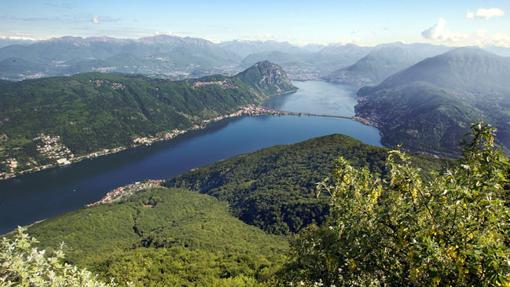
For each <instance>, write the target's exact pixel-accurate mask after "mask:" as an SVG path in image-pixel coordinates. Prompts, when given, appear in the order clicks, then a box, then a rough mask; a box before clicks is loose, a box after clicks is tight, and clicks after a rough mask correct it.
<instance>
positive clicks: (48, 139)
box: [0, 105, 289, 180]
mask: <svg viewBox="0 0 510 287" xmlns="http://www.w3.org/2000/svg"><path fill="white" fill-rule="evenodd" d="M287 114H289V113H287V112H282V111H277V110H273V109H269V108H265V107H262V106H256V105H248V106H245V107H242V108H241V109H240V110H238V111H236V112H233V113H231V114H227V115H221V116H217V117H215V118H212V119H208V120H203V121H202V123H201V124H195V125H193V126H192V127H190V128H189V129H184V130H180V129H174V130H171V131H166V132H161V133H158V134H157V135H155V136H152V137H138V138H134V139H133V143H132V145H130V146H121V147H116V148H111V149H103V150H100V151H96V152H93V153H90V154H86V155H82V156H76V155H74V154H73V153H72V152H71V150H69V148H67V147H66V146H65V145H64V144H63V143H62V140H61V138H60V136H58V135H57V136H51V135H46V134H40V135H39V136H38V137H36V138H34V139H33V140H34V142H35V143H36V146H37V151H38V152H39V153H40V154H41V155H42V156H43V157H45V158H47V159H48V162H49V163H47V164H44V165H37V164H36V163H35V162H33V163H29V164H28V166H33V167H31V168H28V169H25V170H22V171H16V169H17V168H18V167H19V166H20V163H19V162H18V160H17V159H15V158H7V159H5V160H4V162H2V163H3V165H5V166H6V167H7V169H8V170H7V171H5V172H2V171H0V180H4V179H9V178H13V177H16V176H20V175H23V174H28V173H33V172H37V171H40V170H44V169H49V168H53V167H57V166H66V165H69V164H71V163H75V162H78V161H81V160H84V159H91V158H95V157H99V156H103V155H108V154H113V153H117V152H120V151H123V150H126V149H128V148H130V147H137V146H141V145H151V144H153V143H154V142H158V141H164V140H171V139H173V138H175V137H177V136H179V135H182V134H184V133H186V132H189V131H193V130H199V129H203V128H205V127H206V126H207V125H208V124H210V123H213V122H217V121H221V120H224V119H228V118H235V117H241V116H259V115H287Z"/></svg>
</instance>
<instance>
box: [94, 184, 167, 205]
mask: <svg viewBox="0 0 510 287" xmlns="http://www.w3.org/2000/svg"><path fill="white" fill-rule="evenodd" d="M163 183H164V180H155V179H149V180H145V181H142V182H139V181H137V182H135V183H133V184H129V185H126V186H121V187H117V188H116V189H114V190H112V191H110V192H108V193H106V195H105V196H104V197H103V198H101V199H100V200H99V201H97V202H94V203H91V204H87V207H92V206H97V205H100V204H106V203H112V202H115V201H119V200H121V199H122V198H126V197H129V196H131V195H133V194H135V193H138V192H142V191H146V190H149V189H151V188H156V187H159V186H162V185H163Z"/></svg>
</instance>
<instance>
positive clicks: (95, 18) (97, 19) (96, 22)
mask: <svg viewBox="0 0 510 287" xmlns="http://www.w3.org/2000/svg"><path fill="white" fill-rule="evenodd" d="M90 22H92V23H93V24H99V16H92V18H91V19H90Z"/></svg>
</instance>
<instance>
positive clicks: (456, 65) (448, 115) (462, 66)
mask: <svg viewBox="0 0 510 287" xmlns="http://www.w3.org/2000/svg"><path fill="white" fill-rule="evenodd" d="M509 79H510V58H505V57H501V56H497V55H495V54H492V53H489V52H486V51H484V50H482V49H480V48H475V47H466V48H458V49H455V50H452V51H450V52H447V53H445V54H442V55H439V56H436V57H433V58H428V59H426V60H423V61H422V62H420V63H417V64H416V65H413V66H412V67H410V68H408V69H406V70H404V71H402V72H399V73H397V74H395V75H393V76H391V77H389V78H388V79H386V80H385V81H383V82H382V83H381V84H380V85H378V86H376V87H365V88H362V89H361V90H360V91H359V92H358V96H359V104H358V105H357V106H356V113H357V115H359V116H361V117H363V118H366V119H369V120H371V121H372V122H374V123H376V124H377V125H378V126H379V127H380V129H381V131H382V134H383V139H382V140H383V142H384V143H385V144H387V145H395V144H400V143H402V144H404V147H406V148H409V149H412V150H418V151H426V152H434V151H439V152H445V153H455V152H457V151H458V142H459V141H460V140H461V139H463V136H464V134H465V133H466V132H467V131H468V129H469V126H470V125H471V124H472V123H473V122H476V121H478V120H486V121H488V122H490V123H492V124H493V125H495V126H496V127H497V128H498V133H497V136H498V137H497V139H498V140H499V142H500V143H501V144H503V145H504V146H505V147H506V148H509V147H510V116H509V112H510V81H509Z"/></svg>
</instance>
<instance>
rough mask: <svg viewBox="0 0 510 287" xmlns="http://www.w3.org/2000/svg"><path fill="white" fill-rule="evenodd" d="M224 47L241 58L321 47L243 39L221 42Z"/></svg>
mask: <svg viewBox="0 0 510 287" xmlns="http://www.w3.org/2000/svg"><path fill="white" fill-rule="evenodd" d="M218 45H219V46H220V47H222V48H223V49H225V50H227V51H230V52H231V53H235V54H237V55H239V56H240V57H241V58H245V57H247V56H249V55H251V54H259V53H267V52H282V53H286V54H299V53H304V52H310V51H313V50H316V49H320V48H314V49H312V50H310V49H307V48H306V47H299V46H295V45H292V44H290V43H288V42H277V41H241V40H233V41H226V42H221V43H219V44H218Z"/></svg>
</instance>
